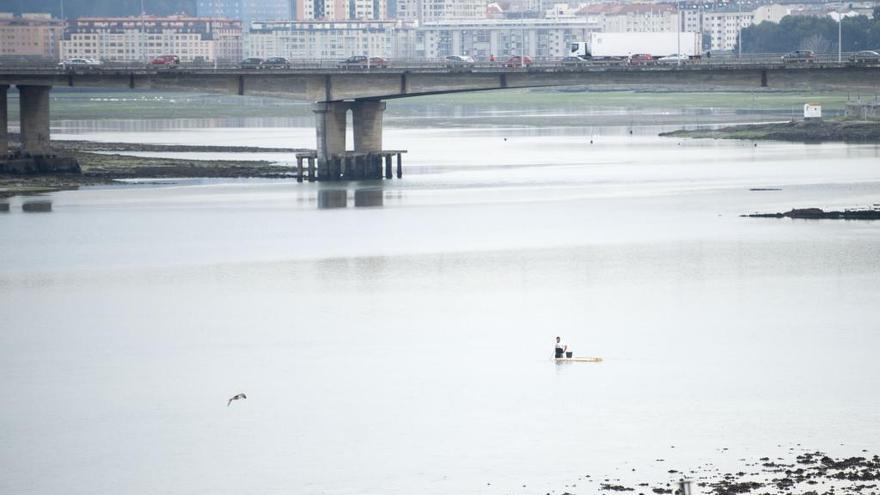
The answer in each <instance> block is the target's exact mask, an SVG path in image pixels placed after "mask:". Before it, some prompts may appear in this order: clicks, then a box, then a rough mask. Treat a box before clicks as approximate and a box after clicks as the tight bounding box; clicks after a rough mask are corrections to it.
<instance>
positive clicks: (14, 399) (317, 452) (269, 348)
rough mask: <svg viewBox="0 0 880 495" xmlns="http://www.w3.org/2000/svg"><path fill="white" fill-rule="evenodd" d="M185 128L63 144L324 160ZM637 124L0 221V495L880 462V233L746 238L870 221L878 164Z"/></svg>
mask: <svg viewBox="0 0 880 495" xmlns="http://www.w3.org/2000/svg"><path fill="white" fill-rule="evenodd" d="M171 127H172V128H170V129H158V130H141V131H136V130H127V131H126V130H118V129H115V130H114V129H100V128H97V129H96V128H89V129H82V126H80V127H76V126H71V127H67V128H65V127H63V126H62V128H61V129H59V135H60V134H62V133H64V131H65V129H67V131H68V132H67V136H66V137H69V138H74V137H79V138H82V137H86V138H89V139H98V140H106V141H121V140H125V141H146V142H156V143H185V144H217V143H221V144H242V145H255V144H256V145H262V146H287V147H298V146H303V147H308V146H311V143H312V140H313V131H312V130H311V129H309V128H306V127H283V128H277V127H258V128H253V127H249V128H231V127H220V128H196V129H193V128H185V129H174V128H173V125H172V126H171ZM630 129H631V128H629V127H625V126H621V127H610V128H607V127H606V128H603V127H599V126H597V127H589V126H586V127H583V126H582V127H571V126H567V127H552V126H551V127H548V128H542V129H540V130H537V129H534V128H527V127H526V128H523V127H515V126H509V127H499V126H495V127H491V128H476V129H474V128H468V129H465V128H446V129H438V128H436V127H431V126H426V127H424V128H411V127H407V128H396V127H393V126H391V127H390V128H389V129H387V131H386V136H385V144H386V146H387V147H390V148H407V149H409V150H410V154H409V155H408V156H407V157H406V159H405V165H406V176H405V178H404V180H403V181H397V180H393V181H385V182H382V183H368V182H364V183H356V184H347V185H345V184H342V185H330V184H321V185H317V184H297V183H296V182H295V181H258V180H240V181H208V180H192V181H176V182H158V183H157V182H154V181H147V182H148V183H137V182H135V183H130V184H128V185H125V186H119V187H100V188H98V187H96V188H87V189H83V190H80V191H69V192H61V193H55V194H51V195H48V196H46V197H44V198H41V199H48V200H50V201H51V202H52V211H51V212H44V213H24V212H22V209H21V205H22V203H24V202H28V201H32V200H33V198H24V199H22V198H15V199H12V200H11V201H10V203H11V208H10V210H11V211H10V212H9V213H0V252H2V253H3V255H2V258H0V315H2V332H0V380H2V389H0V390H2V395H3V397H4V405H3V407H2V408H0V425H2V427H0V465H2V466H3V472H4V475H3V476H2V477H0V492H2V493H19V494H21V493H27V494H42V493H61V492H63V493H69V494H94V493H158V492H168V493H229V494H233V493H235V494H238V493H261V494H263V493H331V494H343V493H382V494H388V493H412V492H413V491H417V492H423V493H437V494H440V493H443V494H445V493H474V494H476V493H523V494H526V493H546V492H548V491H550V490H557V491H560V490H562V489H563V487H565V486H566V485H570V484H574V483H580V488H579V490H580V491H581V492H588V489H584V488H583V487H584V486H585V485H586V486H589V485H587V484H586V482H585V481H578V478H579V477H582V476H583V475H584V474H592V475H593V477H601V476H603V475H607V476H609V477H611V478H620V479H621V480H623V481H627V482H636V481H661V480H666V479H667V478H670V477H671V476H672V475H669V474H667V473H666V471H667V470H668V469H680V470H681V469H684V470H687V469H691V468H694V467H696V466H697V465H699V464H702V463H704V462H712V463H715V464H716V465H718V466H722V467H724V466H735V465H736V464H737V459H738V458H744V457H753V456H759V455H777V454H780V453H783V452H787V451H788V449H789V448H791V447H795V446H796V444H801V445H802V446H803V447H804V448H810V449H825V450H828V451H830V452H832V453H839V454H852V455H855V453H856V452H858V451H859V450H861V449H874V450H876V448H877V447H880V396H878V393H877V390H878V385H880V379H878V377H880V362H878V360H877V359H876V349H877V348H878V346H880V333H878V332H880V307H878V305H877V301H878V300H880V224H876V223H861V222H833V221H791V220H775V219H746V218H740V217H739V215H740V214H742V213H748V212H751V211H782V210H786V209H789V208H791V207H806V206H819V207H855V206H867V205H870V204H873V203H880V148H878V147H877V146H861V145H840V144H825V145H811V146H806V145H797V144H782V143H760V144H759V145H758V146H757V147H755V146H754V145H753V143H747V142H713V141H680V140H676V139H660V138H657V137H653V136H655V135H656V132H657V129H656V128H653V127H636V128H635V129H634V132H633V133H632V134H630V133H629V130H630ZM83 133H85V134H83ZM505 138H507V140H506V141H505ZM590 139H592V140H593V143H592V144H590ZM283 158H284V157H283V156H282V157H279V161H283ZM753 187H774V188H781V189H782V190H781V191H767V192H755V191H749V189H750V188H753ZM556 335H562V336H563V338H564V339H565V341H566V342H568V343H569V344H570V345H572V346H573V348H574V350H575V353H576V354H579V355H598V356H602V357H604V358H605V362H603V363H602V364H600V365H593V364H568V365H556V364H554V363H553V362H552V361H551V360H550V359H549V354H550V353H551V351H552V349H551V348H552V342H553V338H554V337H555V336H556ZM239 392H246V393H247V395H248V399H247V400H246V401H239V402H237V403H234V404H232V406H230V407H227V406H226V399H227V398H228V397H230V396H232V395H234V394H236V393H239ZM672 446H674V448H672ZM724 448H727V449H729V450H722V449H724ZM658 459H663V460H662V461H658ZM633 469H635V471H633ZM523 485H525V487H524V486H523ZM569 490H570V491H575V490H574V489H569Z"/></svg>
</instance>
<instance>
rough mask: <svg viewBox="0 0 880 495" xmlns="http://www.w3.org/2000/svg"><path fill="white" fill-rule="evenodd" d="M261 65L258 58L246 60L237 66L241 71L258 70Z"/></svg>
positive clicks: (261, 60) (261, 62)
mask: <svg viewBox="0 0 880 495" xmlns="http://www.w3.org/2000/svg"><path fill="white" fill-rule="evenodd" d="M261 65H263V59H261V58H258V57H250V58H246V59H244V60H242V61H241V63H240V64H238V66H239V67H240V68H242V69H259V68H260V66H261Z"/></svg>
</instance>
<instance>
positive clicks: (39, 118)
mask: <svg viewBox="0 0 880 495" xmlns="http://www.w3.org/2000/svg"><path fill="white" fill-rule="evenodd" d="M51 89H52V86H22V85H19V86H18V93H19V108H20V109H21V111H20V112H19V121H20V122H21V148H22V150H24V151H26V152H28V153H32V154H41V153H46V152H48V151H49V91H50V90H51Z"/></svg>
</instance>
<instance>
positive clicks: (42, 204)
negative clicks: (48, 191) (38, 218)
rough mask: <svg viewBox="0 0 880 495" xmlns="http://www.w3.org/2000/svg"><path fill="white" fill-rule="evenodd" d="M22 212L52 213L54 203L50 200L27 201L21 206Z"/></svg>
mask: <svg viewBox="0 0 880 495" xmlns="http://www.w3.org/2000/svg"><path fill="white" fill-rule="evenodd" d="M21 211H23V212H25V213H50V212H51V211H52V202H51V201H49V200H48V199H41V200H36V201H25V202H24V203H22V204H21Z"/></svg>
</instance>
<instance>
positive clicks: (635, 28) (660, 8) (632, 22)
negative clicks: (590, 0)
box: [577, 3, 678, 33]
mask: <svg viewBox="0 0 880 495" xmlns="http://www.w3.org/2000/svg"><path fill="white" fill-rule="evenodd" d="M577 14H578V15H583V16H586V17H587V18H588V19H590V21H592V22H595V23H597V24H599V26H600V27H601V29H602V31H603V32H606V33H631V32H632V33H641V32H650V33H656V32H674V31H675V30H676V29H678V28H677V27H676V23H677V21H678V10H677V9H676V8H675V6H673V5H670V4H651V3H633V4H608V3H606V4H601V3H600V4H587V5H584V6H583V7H582V8H580V9H578V11H577Z"/></svg>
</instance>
